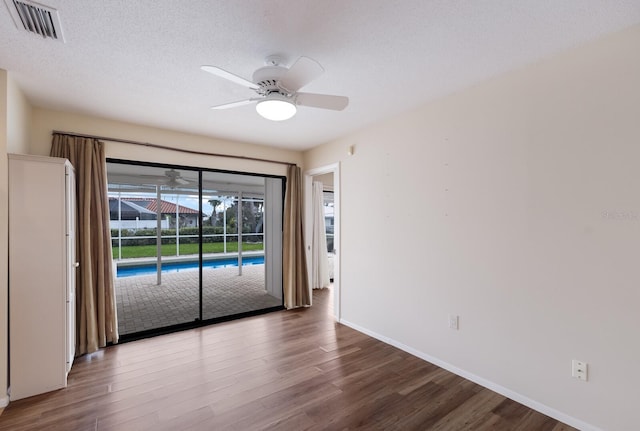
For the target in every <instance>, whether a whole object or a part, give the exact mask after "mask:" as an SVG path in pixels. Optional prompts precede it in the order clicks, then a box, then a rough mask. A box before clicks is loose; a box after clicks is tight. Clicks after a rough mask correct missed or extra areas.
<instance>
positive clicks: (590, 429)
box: [340, 319, 603, 431]
mask: <svg viewBox="0 0 640 431" xmlns="http://www.w3.org/2000/svg"><path fill="white" fill-rule="evenodd" d="M340 323H342V324H343V325H346V326H348V327H350V328H352V329H355V330H356V331H358V332H362V333H363V334H366V335H368V336H370V337H373V338H375V339H377V340H380V341H382V342H384V343H386V344H389V345H391V346H394V347H397V348H398V349H400V350H404V351H405V352H407V353H410V354H412V355H413V356H416V357H418V358H420V359H423V360H425V361H427V362H430V363H432V364H434V365H437V366H439V367H440V368H444V369H445V370H447V371H450V372H452V373H454V374H457V375H458V376H460V377H464V378H465V379H467V380H471V381H472V382H474V383H477V384H479V385H480V386H484V387H485V388H487V389H490V390H492V391H494V392H497V393H499V394H500V395H503V396H505V397H507V398H510V399H512V400H514V401H516V402H518V403H520V404H523V405H525V406H527V407H529V408H531V409H533V410H536V411H538V412H540V413H542V414H545V415H547V416H549V417H552V418H554V419H556V420H559V421H560V422H563V423H565V424H567V425H570V426H572V427H574V428H578V429H579V430H583V431H603V430H602V429H600V428H598V427H595V426H593V425H591V424H588V423H586V422H583V421H581V420H578V419H576V418H574V417H572V416H569V415H567V414H565V413H562V412H560V411H558V410H556V409H553V408H551V407H549V406H547V405H544V404H542V403H539V402H538V401H535V400H532V399H531V398H528V397H526V396H524V395H522V394H519V393H517V392H514V391H512V390H511V389H508V388H505V387H504V386H500V385H498V384H496V383H494V382H491V381H489V380H487V379H484V378H482V377H480V376H476V375H475V374H472V373H469V372H468V371H465V370H463V369H461V368H458V367H456V366H454V365H451V364H449V363H448V362H445V361H442V360H440V359H438V358H435V357H433V356H431V355H428V354H426V353H424V352H420V351H418V350H416V349H414V348H412V347H409V346H407V345H405V344H402V343H400V342H398V341H396V340H394V339H391V338H389V337H385V336H384V335H380V334H378V333H376V332H373V331H370V330H368V329H367V328H363V327H361V326H359V325H356V324H355V323H352V322H349V321H347V320H344V319H340Z"/></svg>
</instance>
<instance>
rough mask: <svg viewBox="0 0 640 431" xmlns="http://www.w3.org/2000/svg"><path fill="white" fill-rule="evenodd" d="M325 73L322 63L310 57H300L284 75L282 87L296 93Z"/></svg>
mask: <svg viewBox="0 0 640 431" xmlns="http://www.w3.org/2000/svg"><path fill="white" fill-rule="evenodd" d="M323 73H324V69H323V68H322V66H320V63H318V62H317V61H315V60H312V59H310V58H309V57H300V58H299V59H298V60H296V62H295V63H293V65H292V66H291V67H290V68H289V70H287V72H286V73H285V74H284V76H283V77H282V79H281V80H280V85H281V86H282V87H284V88H285V89H286V90H288V91H290V92H292V93H294V92H296V91H298V90H299V89H300V88H302V87H304V86H305V85H307V84H308V83H310V82H311V81H313V80H314V79H316V78H318V77H319V76H320V75H322V74H323Z"/></svg>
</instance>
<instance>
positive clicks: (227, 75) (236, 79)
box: [200, 66, 260, 90]
mask: <svg viewBox="0 0 640 431" xmlns="http://www.w3.org/2000/svg"><path fill="white" fill-rule="evenodd" d="M200 69H202V70H204V71H205V72H209V73H212V74H214V75H216V76H218V77H220V78H224V79H227V80H229V81H231V82H235V83H236V84H240V85H242V86H243V87H248V88H251V89H252V90H257V89H258V88H260V87H258V86H257V85H256V84H254V83H253V82H251V81H249V80H248V79H244V78H243V77H241V76H238V75H234V74H233V73H231V72H227V71H226V70H224V69H220V68H219V67H216V66H201V67H200Z"/></svg>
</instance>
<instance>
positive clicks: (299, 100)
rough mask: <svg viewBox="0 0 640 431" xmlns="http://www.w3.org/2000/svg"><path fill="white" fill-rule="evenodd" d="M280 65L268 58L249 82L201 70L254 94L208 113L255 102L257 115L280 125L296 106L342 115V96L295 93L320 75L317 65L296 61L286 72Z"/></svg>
mask: <svg viewBox="0 0 640 431" xmlns="http://www.w3.org/2000/svg"><path fill="white" fill-rule="evenodd" d="M281 62H282V60H281V58H280V57H278V56H275V55H271V56H268V57H267V58H266V59H265V63H266V66H264V67H261V68H260V69H258V70H256V71H255V72H254V73H253V77H252V81H249V80H248V79H245V78H242V77H241V76H238V75H235V74H233V73H231V72H227V71H226V70H224V69H221V68H219V67H216V66H202V67H201V69H202V70H204V71H205V72H209V73H212V74H214V75H216V76H218V77H220V78H224V79H227V80H229V81H231V82H234V83H236V84H239V85H242V86H244V87H247V88H250V89H251V90H253V91H255V92H256V94H257V97H252V98H249V99H245V100H239V101H237V102H231V103H224V104H222V105H216V106H212V107H211V109H229V108H235V107H238V106H243V105H248V104H251V103H254V102H257V103H256V110H257V111H258V114H260V115H262V116H263V117H265V118H267V119H269V120H273V121H282V120H288V119H289V118H291V117H293V116H294V115H295V113H296V111H297V108H296V106H310V107H313V108H321V109H331V110H334V111H342V110H343V109H344V108H346V107H347V105H348V104H349V98H348V97H345V96H333V95H329V94H317V93H302V92H299V91H298V90H300V89H301V88H302V87H304V86H305V85H307V84H309V83H310V82H311V81H313V80H314V79H316V78H318V77H319V76H320V75H322V74H323V73H324V69H323V68H322V66H321V65H320V63H318V62H317V61H315V60H312V59H311V58H309V57H300V58H298V59H297V60H296V62H295V63H293V64H292V65H291V67H289V68H286V67H285V66H283V65H282V64H281Z"/></svg>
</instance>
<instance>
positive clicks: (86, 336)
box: [51, 134, 118, 355]
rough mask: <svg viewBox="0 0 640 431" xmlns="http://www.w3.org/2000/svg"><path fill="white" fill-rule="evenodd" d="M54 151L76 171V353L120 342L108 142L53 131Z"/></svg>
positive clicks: (52, 147) (53, 152)
mask: <svg viewBox="0 0 640 431" xmlns="http://www.w3.org/2000/svg"><path fill="white" fill-rule="evenodd" d="M51 156H53V157H64V158H66V159H68V160H69V161H70V162H71V164H72V165H73V167H74V168H75V173H76V194H77V195H76V231H77V232H76V256H77V258H78V261H79V263H80V266H79V267H78V273H77V277H76V311H77V318H76V354H79V355H81V354H85V353H92V352H95V351H96V350H98V349H99V348H100V347H104V346H106V345H107V343H117V342H118V318H117V314H116V302H115V286H114V280H113V267H112V265H111V262H112V255H111V230H110V228H109V198H108V195H107V168H106V158H105V153H104V145H103V143H102V142H100V141H98V140H96V139H90V138H81V137H76V136H69V135H62V134H54V135H53V143H52V145H51Z"/></svg>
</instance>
